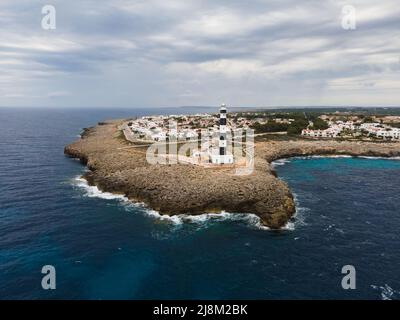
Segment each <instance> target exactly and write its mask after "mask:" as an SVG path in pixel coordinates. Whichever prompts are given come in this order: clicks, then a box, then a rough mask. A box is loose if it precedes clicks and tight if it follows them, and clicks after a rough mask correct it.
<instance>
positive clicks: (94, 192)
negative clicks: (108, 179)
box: [75, 176, 129, 201]
mask: <svg viewBox="0 0 400 320" xmlns="http://www.w3.org/2000/svg"><path fill="white" fill-rule="evenodd" d="M75 185H76V186H78V187H81V188H83V189H84V190H85V191H86V194H85V195H86V196H87V197H89V198H101V199H106V200H121V201H129V200H128V198H127V197H125V196H124V195H122V194H114V193H111V192H103V191H101V190H100V189H99V188H97V187H96V186H90V185H89V184H88V182H87V180H86V179H84V178H82V177H81V176H78V177H76V178H75Z"/></svg>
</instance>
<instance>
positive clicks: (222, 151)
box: [219, 104, 226, 159]
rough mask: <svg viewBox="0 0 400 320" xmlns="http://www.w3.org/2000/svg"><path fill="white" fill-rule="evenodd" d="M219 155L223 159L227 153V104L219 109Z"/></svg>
mask: <svg viewBox="0 0 400 320" xmlns="http://www.w3.org/2000/svg"><path fill="white" fill-rule="evenodd" d="M219 155H220V156H221V157H220V158H221V159H223V158H224V157H223V156H225V155H226V106H225V104H222V105H221V109H219Z"/></svg>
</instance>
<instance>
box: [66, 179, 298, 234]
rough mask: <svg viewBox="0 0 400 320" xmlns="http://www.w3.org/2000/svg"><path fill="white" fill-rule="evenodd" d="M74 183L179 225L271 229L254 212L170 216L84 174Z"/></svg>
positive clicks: (90, 192)
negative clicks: (225, 223) (228, 224)
mask: <svg viewBox="0 0 400 320" xmlns="http://www.w3.org/2000/svg"><path fill="white" fill-rule="evenodd" d="M73 184H74V185H75V186H76V187H79V188H80V189H83V190H84V192H85V193H84V196H86V197H89V198H100V199H105V200H117V201H120V202H121V203H122V204H123V205H124V206H125V208H126V209H127V210H128V211H131V210H132V209H133V210H135V209H139V210H140V211H141V212H143V214H144V215H146V216H148V217H151V218H153V219H157V220H160V221H165V222H168V223H171V224H172V225H175V226H178V225H183V224H184V223H193V224H197V225H199V226H204V225H206V224H207V223H208V222H210V221H227V220H229V221H242V222H244V223H246V224H247V225H248V226H250V227H252V228H255V229H260V230H269V228H268V227H266V226H263V225H262V224H261V220H260V218H259V217H258V216H256V215H255V214H252V213H230V212H226V211H222V212H221V213H203V214H199V215H189V214H178V215H174V216H169V215H165V214H161V213H159V212H158V211H156V210H153V209H149V208H148V207H147V206H146V205H145V204H144V203H141V202H133V201H130V200H129V199H128V198H127V197H126V196H124V195H119V194H114V193H110V192H103V191H101V190H100V189H99V188H98V187H96V186H90V185H89V184H88V182H87V180H86V179H84V178H83V177H82V176H77V177H75V178H74V181H73ZM283 230H293V227H292V226H291V225H289V224H288V225H287V226H285V227H284V228H283Z"/></svg>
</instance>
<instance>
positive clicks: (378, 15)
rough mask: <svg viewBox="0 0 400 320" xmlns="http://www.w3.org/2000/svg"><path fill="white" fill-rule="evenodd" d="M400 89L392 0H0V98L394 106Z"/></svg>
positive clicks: (399, 25)
mask: <svg viewBox="0 0 400 320" xmlns="http://www.w3.org/2000/svg"><path fill="white" fill-rule="evenodd" d="M45 5H52V6H54V8H55V9H56V29H51V30H46V29H43V28H42V19H43V18H44V17H45V14H42V8H43V6H45ZM346 5H351V6H352V7H353V8H354V9H355V23H356V24H355V29H349V28H344V27H343V21H349V20H348V18H349V17H348V16H347V14H348V12H347V11H346V12H344V11H343V7H344V6H346ZM350 18H351V17H350ZM344 24H345V26H346V25H347V26H349V25H348V24H346V23H344ZM399 89H400V6H399V3H398V0H376V1H372V0H348V1H339V0H308V1H307V0H301V1H299V0H268V1H267V0H249V1H243V0H201V1H193V0H132V1H128V0H68V1H65V0H64V1H62V0H52V1H51V0H42V1H39V0H0V106H8V107H17V106H36V107H44V106H46V107H174V106H217V105H219V104H221V103H226V104H227V105H228V106H233V107H275V106H400V90H399Z"/></svg>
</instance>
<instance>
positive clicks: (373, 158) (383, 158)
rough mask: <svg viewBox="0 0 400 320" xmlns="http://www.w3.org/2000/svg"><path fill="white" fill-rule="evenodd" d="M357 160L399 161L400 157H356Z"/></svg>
mask: <svg viewBox="0 0 400 320" xmlns="http://www.w3.org/2000/svg"><path fill="white" fill-rule="evenodd" d="M357 158H362V159H371V160H400V157H372V156H358V157H357Z"/></svg>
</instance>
